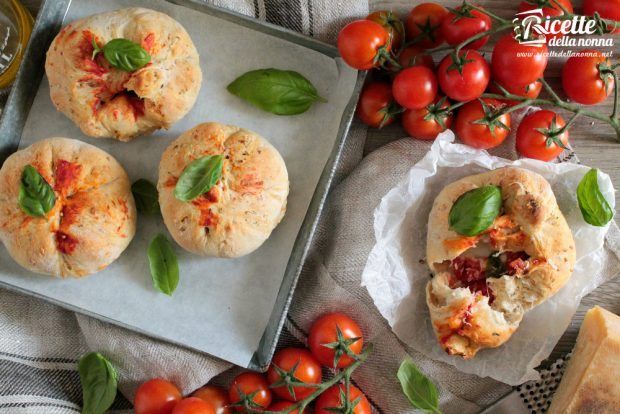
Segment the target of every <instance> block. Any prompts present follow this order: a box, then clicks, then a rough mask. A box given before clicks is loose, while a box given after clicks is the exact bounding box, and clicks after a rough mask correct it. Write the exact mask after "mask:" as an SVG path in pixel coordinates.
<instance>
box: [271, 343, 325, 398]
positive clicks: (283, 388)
mask: <svg viewBox="0 0 620 414" xmlns="http://www.w3.org/2000/svg"><path fill="white" fill-rule="evenodd" d="M321 374H322V371H321V364H320V363H319V361H317V360H316V358H315V357H314V356H313V355H312V354H311V353H310V351H308V350H306V349H302V348H284V349H281V350H279V351H278V352H276V354H275V356H274V357H273V361H272V362H271V366H270V367H269V370H268V371H267V381H269V386H270V387H271V390H272V391H273V392H274V393H275V394H276V395H277V396H278V397H280V398H282V399H285V400H289V401H299V400H303V399H304V398H306V397H307V396H309V395H310V394H312V393H313V392H314V391H316V387H306V386H295V385H294V383H295V382H301V383H304V384H320V383H321ZM287 384H288V385H287Z"/></svg>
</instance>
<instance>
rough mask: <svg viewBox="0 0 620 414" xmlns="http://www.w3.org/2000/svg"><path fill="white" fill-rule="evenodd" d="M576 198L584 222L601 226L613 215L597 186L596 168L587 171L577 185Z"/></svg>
mask: <svg viewBox="0 0 620 414" xmlns="http://www.w3.org/2000/svg"><path fill="white" fill-rule="evenodd" d="M577 200H578V201H579V208H580V209H581V215H582V216H583V219H584V220H585V221H586V223H588V224H591V225H593V226H597V227H602V226H605V225H606V224H607V223H609V222H610V221H611V219H612V218H613V217H614V211H613V210H612V209H611V207H610V206H609V203H608V202H607V200H606V199H605V196H603V193H601V190H600V188H599V186H598V170H597V169H594V168H593V169H591V170H590V171H588V172H587V173H586V174H585V175H584V176H583V178H582V179H581V181H580V182H579V185H578V186H577Z"/></svg>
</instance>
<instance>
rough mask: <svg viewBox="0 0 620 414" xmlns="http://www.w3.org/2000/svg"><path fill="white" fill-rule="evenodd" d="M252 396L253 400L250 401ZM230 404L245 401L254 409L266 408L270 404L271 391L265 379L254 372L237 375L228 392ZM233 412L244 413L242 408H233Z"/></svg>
mask: <svg viewBox="0 0 620 414" xmlns="http://www.w3.org/2000/svg"><path fill="white" fill-rule="evenodd" d="M252 394H254V398H252V399H251V400H250V396H251V395H252ZM228 397H229V398H230V402H231V403H233V404H235V403H239V402H241V403H243V402H244V400H247V401H248V403H249V404H250V405H251V406H253V407H254V408H257V409H260V408H267V407H268V406H269V404H271V398H272V394H271V390H270V389H269V384H268V383H267V380H266V379H265V377H264V376H263V375H261V374H257V373H256V372H244V373H242V374H239V375H237V377H235V379H234V380H233V381H232V383H231V384H230V388H229V390H228ZM235 411H245V410H244V409H243V408H242V407H235Z"/></svg>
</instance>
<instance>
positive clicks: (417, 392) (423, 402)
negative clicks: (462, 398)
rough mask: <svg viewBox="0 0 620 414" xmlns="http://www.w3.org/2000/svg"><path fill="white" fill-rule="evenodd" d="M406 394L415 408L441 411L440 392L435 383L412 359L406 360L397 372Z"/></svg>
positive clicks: (432, 411) (433, 411) (434, 411)
mask: <svg viewBox="0 0 620 414" xmlns="http://www.w3.org/2000/svg"><path fill="white" fill-rule="evenodd" d="M396 376H397V377H398V380H399V381H400V385H401V387H402V388H403V392H404V393H405V396H406V397H407V399H408V400H409V402H410V403H411V405H412V406H413V407H414V408H417V409H419V410H424V411H426V412H429V413H441V411H440V410H439V393H438V392H437V388H436V387H435V384H433V382H432V381H431V380H430V379H428V378H427V377H426V376H425V375H424V374H423V373H422V372H421V371H420V370H419V369H418V367H416V365H415V364H414V363H413V361H411V360H408V359H407V360H404V361H403V362H402V363H401V364H400V368H398V373H397V374H396Z"/></svg>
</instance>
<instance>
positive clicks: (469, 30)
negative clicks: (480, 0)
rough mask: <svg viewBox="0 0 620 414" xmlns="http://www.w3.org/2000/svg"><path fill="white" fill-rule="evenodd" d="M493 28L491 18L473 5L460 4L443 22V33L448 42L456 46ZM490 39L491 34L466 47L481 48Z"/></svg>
mask: <svg viewBox="0 0 620 414" xmlns="http://www.w3.org/2000/svg"><path fill="white" fill-rule="evenodd" d="M490 29H491V18H490V17H489V16H488V15H486V14H484V13H482V12H480V11H478V10H475V9H472V8H471V7H469V6H467V5H465V6H459V7H457V8H455V9H454V10H453V11H450V13H448V14H447V15H446V16H445V17H444V19H443V22H442V23H441V34H442V35H443V37H444V39H446V43H448V44H449V45H452V46H456V45H458V44H460V43H462V42H464V41H465V40H467V39H469V38H470V37H473V36H475V35H477V34H478V33H482V32H486V31H488V30H490ZM488 41H489V36H485V37H483V38H481V39H478V40H476V41H474V42H472V43H470V44H468V45H466V46H465V47H464V49H480V48H481V47H482V46H484V45H485V44H486V43H487V42H488Z"/></svg>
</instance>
